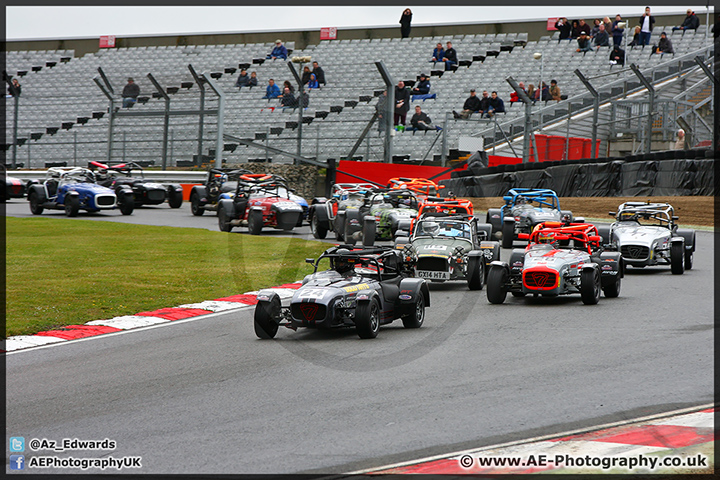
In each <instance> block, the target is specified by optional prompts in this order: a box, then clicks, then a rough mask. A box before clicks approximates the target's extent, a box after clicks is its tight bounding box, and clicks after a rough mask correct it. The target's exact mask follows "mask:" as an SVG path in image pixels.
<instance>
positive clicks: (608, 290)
mask: <svg viewBox="0 0 720 480" xmlns="http://www.w3.org/2000/svg"><path fill="white" fill-rule="evenodd" d="M622 268H623V266H622V262H621V264H620V268H619V269H618V272H617V275H616V278H615V281H614V282H613V283H612V284H610V285H608V286H606V287H603V289H602V291H603V293H604V294H605V298H616V297H618V296H619V295H620V286H621V284H622Z"/></svg>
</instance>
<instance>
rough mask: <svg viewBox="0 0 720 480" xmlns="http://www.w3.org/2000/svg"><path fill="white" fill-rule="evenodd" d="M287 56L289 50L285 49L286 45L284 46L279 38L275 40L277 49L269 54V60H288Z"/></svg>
mask: <svg viewBox="0 0 720 480" xmlns="http://www.w3.org/2000/svg"><path fill="white" fill-rule="evenodd" d="M287 56H288V51H287V48H285V45H283V43H282V40H280V39H279V38H278V39H277V40H275V48H273V49H272V52H270V53H269V54H268V56H267V58H268V59H272V60H275V59H276V58H282V59H283V60H287Z"/></svg>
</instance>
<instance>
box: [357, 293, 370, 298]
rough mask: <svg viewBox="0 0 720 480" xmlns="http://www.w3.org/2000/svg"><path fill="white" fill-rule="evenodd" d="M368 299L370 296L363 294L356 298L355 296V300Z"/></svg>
mask: <svg viewBox="0 0 720 480" xmlns="http://www.w3.org/2000/svg"><path fill="white" fill-rule="evenodd" d="M369 298H370V296H369V295H367V294H365V293H363V294H362V295H358V296H357V300H367V299H369Z"/></svg>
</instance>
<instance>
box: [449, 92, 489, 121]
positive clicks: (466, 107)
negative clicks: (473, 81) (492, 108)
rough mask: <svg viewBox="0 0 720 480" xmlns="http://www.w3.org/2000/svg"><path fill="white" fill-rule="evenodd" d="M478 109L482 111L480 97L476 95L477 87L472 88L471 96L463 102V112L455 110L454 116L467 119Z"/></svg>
mask: <svg viewBox="0 0 720 480" xmlns="http://www.w3.org/2000/svg"><path fill="white" fill-rule="evenodd" d="M485 93H487V92H485ZM478 111H480V99H479V98H478V97H477V96H476V95H475V89H474V88H473V89H471V90H470V96H469V97H468V98H467V100H465V103H464V104H463V109H462V112H460V113H457V112H456V111H455V110H453V117H455V118H462V119H464V120H467V119H468V118H470V116H471V115H472V114H473V113H475V112H478Z"/></svg>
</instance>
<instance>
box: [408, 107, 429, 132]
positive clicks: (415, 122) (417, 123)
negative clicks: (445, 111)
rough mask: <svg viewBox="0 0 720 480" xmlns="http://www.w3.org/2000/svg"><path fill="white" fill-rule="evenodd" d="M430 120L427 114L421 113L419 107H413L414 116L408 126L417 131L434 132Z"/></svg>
mask: <svg viewBox="0 0 720 480" xmlns="http://www.w3.org/2000/svg"><path fill="white" fill-rule="evenodd" d="M431 123H432V120H430V117H428V115H427V113H425V112H423V111H422V109H421V108H420V105H418V106H416V107H415V115H413V116H412V118H411V119H410V124H411V125H412V126H413V127H415V128H416V129H418V130H435V127H433V126H432V125H431Z"/></svg>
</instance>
